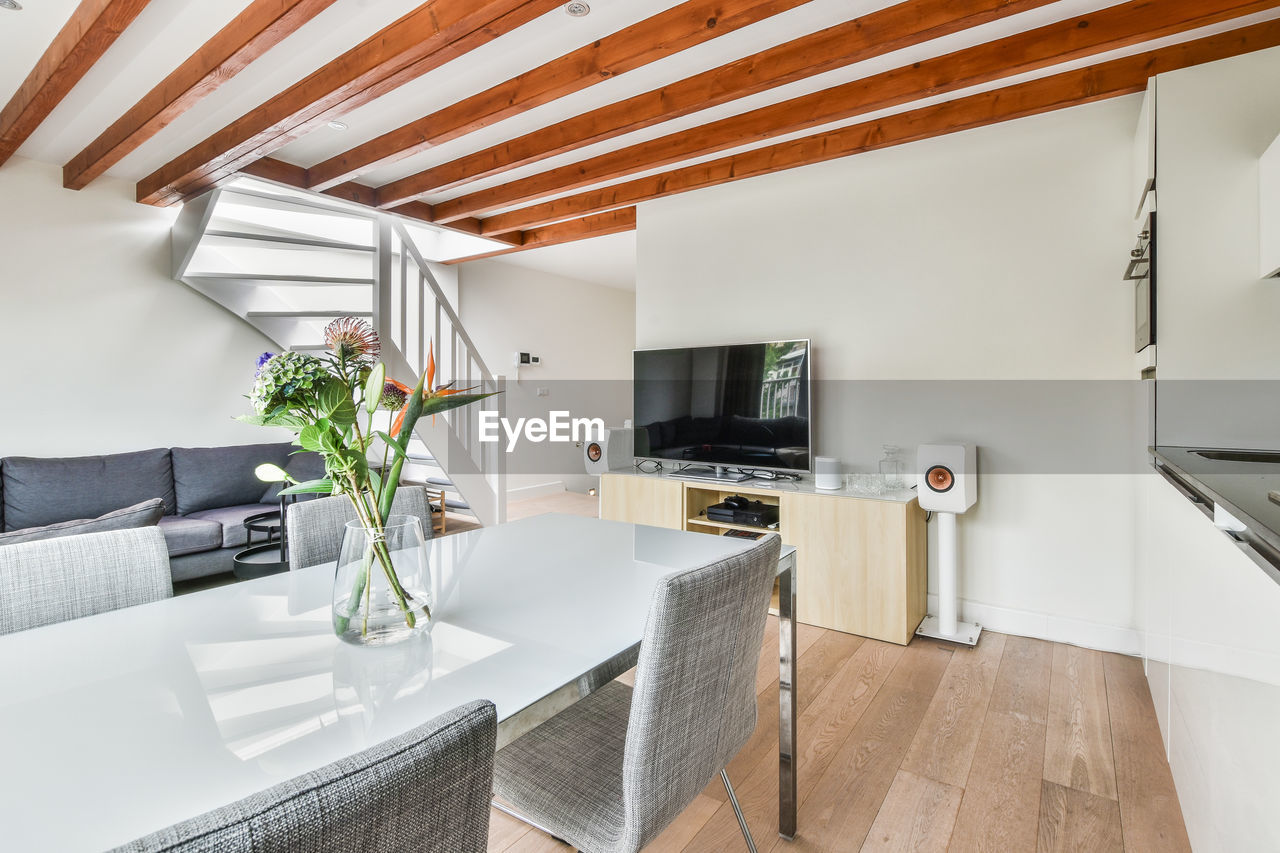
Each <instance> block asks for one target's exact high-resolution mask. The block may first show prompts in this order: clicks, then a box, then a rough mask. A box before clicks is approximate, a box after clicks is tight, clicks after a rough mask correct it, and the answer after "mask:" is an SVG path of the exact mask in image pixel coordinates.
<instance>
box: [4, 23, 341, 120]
mask: <svg viewBox="0 0 1280 853" xmlns="http://www.w3.org/2000/svg"><path fill="white" fill-rule="evenodd" d="M0 2H4V0H0ZM329 129H330V130H346V129H347V123H346V122H345V121H338V120H337V119H334V120H333V121H331V122H329Z"/></svg>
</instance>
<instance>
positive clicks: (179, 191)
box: [138, 0, 560, 205]
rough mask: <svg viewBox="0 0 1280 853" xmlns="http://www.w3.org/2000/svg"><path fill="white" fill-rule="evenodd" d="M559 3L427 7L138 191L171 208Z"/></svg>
mask: <svg viewBox="0 0 1280 853" xmlns="http://www.w3.org/2000/svg"><path fill="white" fill-rule="evenodd" d="M559 5H560V2H559V0H428V2H426V3H423V4H422V5H421V6H419V7H418V8H417V9H415V10H414V11H412V12H410V13H409V14H407V15H405V16H404V17H402V18H400V19H399V20H398V21H396V22H395V23H393V24H391V25H389V26H387V27H385V28H384V29H382V30H381V31H379V32H378V33H375V34H374V35H373V36H371V37H370V38H368V39H366V40H365V41H363V42H361V43H360V44H359V45H357V46H356V47H354V48H352V49H351V50H349V51H347V52H346V53H344V54H343V55H342V56H340V57H338V58H336V59H334V60H333V61H331V62H328V63H326V64H325V65H324V66H323V67H321V68H319V69H318V70H316V71H315V72H313V73H312V74H310V75H308V76H307V77H305V78H303V79H302V80H301V81H299V82H298V83H295V84H294V85H293V86H290V87H289V88H288V89H286V90H285V91H284V92H281V93H280V94H278V95H276V96H275V97H273V98H271V99H270V100H268V101H267V102H266V103H264V104H262V105H260V106H259V107H257V108H256V109H254V110H252V111H250V112H249V113H247V114H246V115H244V116H242V117H240V118H239V119H236V120H235V121H233V122H232V123H231V124H229V125H227V126H226V127H224V128H223V129H222V130H220V131H218V132H217V133H215V134H214V135H213V136H211V137H209V138H208V139H206V140H205V141H203V142H201V143H200V144H198V145H196V146H195V147H194V148H191V149H190V150H188V151H187V152H186V153H184V154H182V155H180V156H179V157H177V158H176V159H174V160H172V161H170V162H169V163H167V164H165V165H164V166H162V167H161V168H160V169H158V170H157V171H156V172H154V173H153V174H151V175H150V176H148V177H146V178H144V179H143V180H142V181H141V182H140V183H139V184H138V200H139V201H141V202H144V203H147V204H160V205H167V204H174V203H176V202H178V201H181V200H182V199H183V197H185V196H191V195H196V194H198V193H200V192H202V191H203V190H205V189H208V188H209V187H212V186H214V185H216V184H217V183H218V182H219V181H220V180H224V179H226V178H227V177H229V176H231V175H233V174H235V173H236V172H238V171H240V169H241V168H242V167H243V166H245V165H246V164H248V163H250V162H252V161H253V160H256V159H259V158H261V157H263V156H266V155H267V154H268V153H270V152H271V151H274V150H275V149H277V148H280V147H282V146H284V145H286V144H288V143H289V142H291V141H293V140H294V139H297V138H298V137H299V136H302V135H303V134H305V133H307V132H308V131H310V130H312V129H314V128H316V127H317V126H319V125H320V124H322V123H324V122H327V121H329V120H331V119H333V118H335V117H337V116H340V115H342V114H343V113H346V112H349V111H350V110H353V109H355V108H357V107H359V106H363V105H364V104H367V103H369V102H370V101H372V100H374V99H375V98H377V97H379V96H381V95H384V94H386V93H387V92H389V91H391V90H393V89H395V88H397V87H399V86H402V85H404V84H405V83H407V82H409V81H410V80H413V79H415V78H417V77H419V76H421V75H423V74H425V73H427V72H428V71H430V70H432V69H433V68H437V67H439V66H441V65H443V64H445V63H446V62H449V61H450V60H453V59H456V58H457V57H459V56H461V55H463V54H465V53H467V52H469V51H471V50H473V49H475V48H476V47H479V46H480V45H481V44H484V43H486V42H489V41H492V40H493V39H495V38H497V37H498V36H500V35H502V34H504V33H507V32H510V31H511V30H514V29H515V28H517V27H519V26H521V25H523V24H526V23H528V22H529V21H531V20H533V19H534V18H536V17H538V16H539V15H542V14H543V13H545V12H549V11H551V10H552V9H555V8H557V7H558V6H559Z"/></svg>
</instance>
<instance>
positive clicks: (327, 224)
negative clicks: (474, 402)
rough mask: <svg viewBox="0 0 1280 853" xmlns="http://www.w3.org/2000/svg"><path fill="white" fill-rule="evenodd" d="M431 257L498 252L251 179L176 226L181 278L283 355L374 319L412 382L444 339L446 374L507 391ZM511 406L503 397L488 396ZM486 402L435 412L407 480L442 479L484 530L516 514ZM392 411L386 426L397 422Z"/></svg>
mask: <svg viewBox="0 0 1280 853" xmlns="http://www.w3.org/2000/svg"><path fill="white" fill-rule="evenodd" d="M420 245H425V246H428V247H430V251H432V253H433V254H434V255H435V256H434V257H432V258H431V260H435V261H441V260H449V259H450V255H452V257H462V256H465V255H469V254H478V253H480V252H484V251H486V250H489V249H491V248H492V244H491V241H488V240H484V239H483V238H479V237H471V236H470V235H466V234H457V233H454V232H447V231H443V230H441V229H429V227H426V226H420V225H416V224H415V225H409V224H407V223H406V222H405V221H404V220H402V219H400V218H399V217H396V216H392V215H390V214H386V213H382V212H380V211H376V210H371V209H368V208H364V207H361V206H358V205H354V204H347V203H345V202H342V201H339V200H336V199H329V198H327V197H323V196H316V195H313V194H310V193H304V192H301V191H298V190H293V189H290V188H285V187H280V186H277V185H275V184H271V183H268V182H264V181H257V180H241V181H238V182H235V183H232V184H229V185H227V186H225V187H221V188H218V189H214V190H212V191H210V192H208V193H206V194H205V195H203V196H201V197H200V198H198V199H195V200H194V201H191V202H188V203H187V204H186V205H185V206H184V207H183V209H182V212H181V213H180V214H179V216H178V220H177V222H176V223H175V224H174V227H173V267H174V278H176V279H177V280H179V281H181V282H183V283H184V284H186V285H187V286H189V287H191V288H193V289H194V290H196V291H199V292H200V293H202V294H204V295H205V296H207V297H208V298H209V299H212V300H213V301H214V302H216V303H218V304H219V305H221V306H222V307H223V308H226V309H227V310H228V311H230V312H231V313H232V314H235V315H236V316H237V317H239V318H241V319H242V320H244V321H245V322H247V323H249V324H250V325H252V326H253V327H254V328H256V329H258V330H259V331H261V332H262V333H263V334H264V335H266V336H267V337H268V338H270V339H271V340H272V341H274V342H275V343H276V345H277V346H279V347H280V349H282V350H286V349H287V350H296V351H300V352H314V353H317V354H318V353H319V352H321V351H324V350H325V346H324V327H325V325H326V324H328V323H329V321H330V320H332V319H334V318H335V317H347V316H354V317H366V318H368V319H369V320H370V321H371V322H372V323H373V325H374V328H376V329H377V330H378V334H379V337H381V339H382V359H383V361H385V362H386V365H387V371H388V374H389V375H390V376H392V377H394V378H396V379H399V380H400V381H402V382H405V383H408V384H410V385H412V384H413V383H414V380H415V379H416V377H417V376H419V375H420V374H421V373H422V371H424V370H426V364H427V349H428V345H429V343H430V342H432V341H434V343H435V353H436V365H437V368H436V381H437V383H440V382H447V381H450V380H454V381H456V383H457V387H461V388H475V390H476V391H478V392H488V391H501V390H503V384H504V383H503V380H502V378H501V377H495V376H494V375H493V374H492V373H490V372H489V369H488V368H487V367H486V366H485V364H484V361H483V360H482V359H481V358H480V354H479V353H478V352H477V351H476V348H475V345H474V344H473V343H472V342H471V338H470V337H469V336H468V335H467V332H466V330H465V329H464V328H463V327H462V323H461V322H460V321H459V319H458V315H457V313H456V312H455V311H454V309H453V306H451V305H450V304H449V300H448V298H447V297H446V295H445V294H444V292H443V291H442V290H441V288H440V284H439V282H438V281H437V280H436V277H435V276H434V275H433V274H432V271H431V266H430V264H429V263H428V260H427V258H424V257H423V254H422V251H421V250H420V248H419V246H420ZM485 405H487V406H488V407H489V408H497V409H499V410H500V411H502V410H503V407H504V402H503V398H502V396H501V395H499V396H498V397H495V398H493V399H492V400H490V401H486V404H485ZM478 408H479V407H478V406H467V407H464V408H461V409H455V410H453V411H451V412H447V413H445V414H442V415H437V416H436V417H434V418H430V417H426V418H423V419H422V420H421V421H420V422H419V424H418V428H417V430H416V436H415V439H414V441H412V442H411V443H410V446H409V453H410V457H411V463H410V464H408V465H406V466H405V474H404V476H405V478H406V479H411V480H414V481H433V486H434V487H436V488H439V487H440V484H442V483H448V484H449V485H448V486H445V487H444V488H445V491H446V493H447V495H448V499H449V502H450V504H451V505H452V506H456V507H465V508H466V511H469V512H471V513H472V514H474V515H475V517H476V518H477V520H478V521H479V522H480V523H481V524H484V525H491V524H500V523H502V522H503V521H504V520H505V519H506V470H505V460H504V454H503V453H502V450H501V444H500V443H489V444H483V443H481V442H480V441H479V440H478V428H477V414H476V413H477V411H478ZM389 419H390V417H389V415H387V416H386V417H385V418H384V423H383V424H382V425H381V427H380V428H384V429H385V428H386V426H387V422H388V421H389Z"/></svg>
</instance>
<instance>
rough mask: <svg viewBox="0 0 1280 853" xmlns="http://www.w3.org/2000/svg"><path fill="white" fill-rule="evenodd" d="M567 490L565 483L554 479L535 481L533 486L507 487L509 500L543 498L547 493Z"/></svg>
mask: <svg viewBox="0 0 1280 853" xmlns="http://www.w3.org/2000/svg"><path fill="white" fill-rule="evenodd" d="M564 490H565V488H564V483H563V482H562V481H560V480H554V481H552V482H550V483H534V484H533V485H532V486H518V487H516V488H514V489H507V500H509V501H522V500H526V499H527V498H542V497H546V496H547V495H558V494H560V493H561V492H563V491H564Z"/></svg>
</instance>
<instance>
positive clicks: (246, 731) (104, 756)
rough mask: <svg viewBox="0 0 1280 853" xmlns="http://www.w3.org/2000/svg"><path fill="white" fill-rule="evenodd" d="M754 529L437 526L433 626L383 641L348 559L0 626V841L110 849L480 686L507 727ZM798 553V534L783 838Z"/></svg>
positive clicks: (784, 640) (787, 800) (788, 612)
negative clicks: (369, 639)
mask: <svg viewBox="0 0 1280 853" xmlns="http://www.w3.org/2000/svg"><path fill="white" fill-rule="evenodd" d="M752 544H753V543H752V542H750V541H747V540H741V539H733V538H729V537H722V536H721V537H718V536H709V535H706V534H702V533H688V532H684V531H676V530H667V529H662V528H656V527H646V526H642V525H633V524H625V523H621V522H613V521H602V520H599V519H592V518H583V517H578V516H567V515H543V516H537V517H534V518H529V519H525V520H522V521H517V522H513V523H510V524H504V525H499V526H496V527H491V528H485V529H481V530H475V531H470V532H467V533H461V534H456V535H453V536H448V537H443V538H439V539H434V540H431V541H430V542H429V543H428V547H429V549H430V555H429V559H430V567H431V583H432V593H433V596H434V602H435V606H434V614H433V620H432V623H431V625H430V628H429V630H428V631H427V632H424V633H423V634H422V635H420V636H419V637H417V638H415V639H413V640H411V641H408V642H405V643H401V644H398V645H393V646H387V647H383V648H356V647H353V646H350V645H347V644H345V643H343V642H341V641H340V640H338V639H337V638H336V637H335V636H334V633H333V628H332V626H331V620H330V608H331V597H332V584H333V569H332V567H331V566H315V567H312V568H310V569H304V570H302V571H297V572H288V573H285V574H280V575H273V576H270V577H264V578H259V579H256V580H251V581H245V582H241V583H236V584H231V585H228V586H223V587H218V588H215V589H209V590H205V591H202V592H196V593H191V594H187V595H182V596H178V597H176V598H172V599H168V600H165V601H158V602H154V603H152V604H145V605H141V606H138V607H130V608H127V609H124V610H118V611H114V612H111V613H104V614H100V615H97V616H91V617H88V618H84V619H77V620H73V621H70V622H64V623H61V624H57V625H49V626H45V627H42V628H37V629H34V630H30V631H22V632H19V633H15V634H10V635H7V636H0V849H8V850H15V851H16V850H22V851H28V850H30V851H34V850H40V851H100V850H105V849H108V848H111V847H113V846H116V845H119V844H123V843H125V842H128V841H130V840H132V839H134V838H137V837H139V836H142V835H145V834H147V833H149V832H151V831H154V830H156V829H160V828H162V827H165V826H169V825H171V824H174V823H177V822H179V821H182V820H185V819H187V818H190V817H194V816H196V815H199V814H202V813H204V812H207V811H209V810H211V809H215V808H217V807H219V806H223V805H226V804H228V803H231V802H233V801H235V800H238V799H240V798H242V797H245V796H248V795H250V794H253V793H255V792H258V791H262V790H264V789H266V788H269V787H271V786H272V785H275V784H277V783H279V782H283V781H285V780H287V779H291V778H293V777H295V776H298V775H300V774H302V773H306V772H308V771H311V770H315V769H317V768H319V767H322V766H324V765H325V764H328V763H330V762H332V761H335V760H337V759H340V758H343V757H345V756H349V755H352V754H354V753H357V752H359V751H361V750H364V749H366V748H368V747H370V746H373V745H375V744H377V743H380V742H382V741H385V740H387V739H388V738H391V737H394V736H396V735H398V734H401V733H403V732H406V731H408V730H410V729H412V728H414V727H415V726H418V725H420V724H422V723H424V722H426V721H427V720H429V719H431V718H432V717H435V716H436V715H438V714H440V713H443V712H444V711H446V710H448V709H450V708H453V707H455V706H457V705H460V704H462V703H463V702H467V701H470V700H473V699H488V700H490V701H492V702H493V703H494V704H495V705H496V706H497V711H498V719H499V721H500V727H504V728H505V729H506V730H508V731H510V730H511V729H512V728H513V727H516V728H518V727H520V725H521V722H520V721H521V720H522V719H524V718H525V717H528V716H529V715H531V714H535V711H536V709H539V708H540V707H543V706H544V705H545V704H546V703H547V701H548V697H553V696H560V697H563V696H564V695H565V694H566V692H569V693H572V692H574V691H575V690H578V691H579V692H580V691H582V690H586V689H589V688H588V687H585V686H582V685H585V684H587V683H589V682H590V680H591V679H589V678H584V676H586V675H588V674H590V673H592V672H593V671H597V670H598V668H599V667H600V666H601V665H602V664H606V663H607V662H610V661H614V662H615V665H616V661H617V660H619V659H625V656H626V655H627V654H629V653H634V649H635V648H636V647H637V644H638V643H639V641H640V639H641V637H642V636H643V633H644V625H645V618H646V616H647V613H648V608H649V601H650V596H651V593H652V590H653V587H654V584H655V582H656V581H657V580H658V579H659V578H661V577H663V576H664V575H667V574H670V573H672V572H675V571H680V570H682V569H687V568H692V567H695V566H699V565H703V564H706V563H707V562H709V561H713V560H716V559H718V558H721V557H724V556H727V555H729V554H732V553H735V552H738V551H741V550H743V549H745V548H747V547H750V546H751V545H752ZM794 566H795V552H794V549H793V548H790V547H784V550H783V557H782V559H781V561H780V563H779V577H780V579H781V581H782V586H781V590H782V593H781V599H780V606H779V615H780V618H781V620H782V621H781V630H780V632H779V633H780V637H781V639H780V643H779V666H780V670H779V685H780V690H779V702H780V709H779V710H780V714H779V758H780V766H779V774H780V776H779V781H780V786H779V833H780V834H781V835H783V836H784V837H787V838H790V837H792V836H794V834H795V817H796V798H795V797H796V785H795V773H794V760H793V757H794V754H795V743H796V740H795V738H796V732H795V701H796V700H795V689H794V685H795V658H794V651H795V621H794V612H795V610H794V607H795V603H794V602H795V570H794ZM575 698H576V697H575ZM541 713H545V711H544V712H541ZM535 715H536V714H535ZM527 725H528V722H527V721H526V723H525V726H526V727H527Z"/></svg>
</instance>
